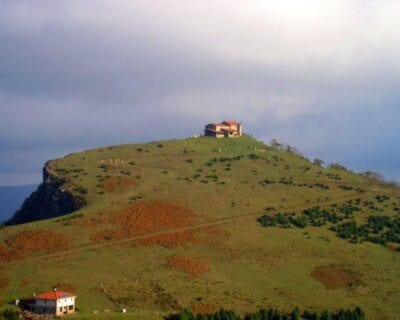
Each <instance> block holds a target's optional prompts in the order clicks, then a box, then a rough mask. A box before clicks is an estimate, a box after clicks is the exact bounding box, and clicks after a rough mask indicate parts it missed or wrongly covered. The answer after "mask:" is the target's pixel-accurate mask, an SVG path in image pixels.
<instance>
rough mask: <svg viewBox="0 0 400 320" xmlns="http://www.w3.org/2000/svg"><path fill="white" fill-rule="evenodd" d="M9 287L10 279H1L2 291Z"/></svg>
mask: <svg viewBox="0 0 400 320" xmlns="http://www.w3.org/2000/svg"><path fill="white" fill-rule="evenodd" d="M7 286H8V279H7V278H0V290H4V289H6V288H7Z"/></svg>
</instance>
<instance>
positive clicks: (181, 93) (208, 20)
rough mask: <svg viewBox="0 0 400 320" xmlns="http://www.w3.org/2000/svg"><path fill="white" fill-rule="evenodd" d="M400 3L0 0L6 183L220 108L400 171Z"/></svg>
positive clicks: (198, 120)
mask: <svg viewBox="0 0 400 320" xmlns="http://www.w3.org/2000/svg"><path fill="white" fill-rule="evenodd" d="M398 10H400V5H399V3H398V2H396V1H382V2H379V3H378V2H375V1H335V3H334V4H332V3H331V2H330V1H306V2H303V3H302V4H301V5H299V2H298V1H289V0H285V1H280V2H279V3H277V2H268V1H261V0H260V1H253V2H251V3H250V2H249V3H244V2H239V1H228V0H220V1H201V2H199V1H178V0H166V1H165V2H163V6H160V4H159V2H156V1H139V0H136V1H114V2H112V3H111V2H108V1H97V2H96V4H95V5H94V4H93V3H92V2H89V1H65V2H54V1H44V0H43V1H35V2H29V1H1V0H0V43H1V45H0V155H1V160H0V184H8V183H23V182H24V177H25V179H26V181H25V182H26V183H31V182H37V179H39V178H40V167H41V166H42V164H43V162H44V161H45V160H47V159H48V158H52V157H56V156H61V155H63V154H65V153H67V152H70V151H73V150H80V149H83V148H87V147H92V146H98V145H104V144H114V143H126V142H137V141H148V140H151V139H164V138H173V137H185V136H187V135H189V134H192V133H198V132H199V131H200V130H201V128H202V125H203V124H204V123H205V122H209V121H214V120H220V119H223V118H236V119H239V120H241V121H243V122H244V123H245V126H246V128H247V131H248V132H250V133H252V134H253V135H255V136H256V137H258V138H262V139H266V140H268V139H270V138H272V137H276V138H278V139H281V140H284V141H285V142H287V143H289V144H294V145H296V146H298V147H299V148H300V149H303V150H304V151H305V152H306V153H307V154H308V155H310V156H320V157H326V159H327V160H329V161H342V162H343V163H345V164H347V165H349V166H350V167H352V166H353V167H354V168H355V169H359V170H364V169H367V168H371V169H374V168H376V169H379V170H381V171H382V172H386V173H387V174H388V175H389V173H390V175H397V177H399V173H398V172H399V168H398V167H397V164H396V161H394V160H389V159H398V158H399V155H400V151H399V150H398V147H397V148H396V145H397V144H396V138H397V137H399V134H400V130H399V129H398V127H397V125H396V123H400V118H399V114H400V113H399V111H398V106H399V102H400V94H399V92H398V88H399V87H400V62H399V59H398V56H399V55H400V43H399V39H400V31H399V30H400V25H399V22H398V19H397V17H396V14H395V12H398ZM155 128H157V130H155ZM367 141H368V142H367ZM355 151H357V152H355ZM380 155H382V156H380ZM383 155H387V157H384V156H383ZM27 159H29V160H27ZM35 172H36V173H35Z"/></svg>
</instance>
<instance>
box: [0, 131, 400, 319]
mask: <svg viewBox="0 0 400 320" xmlns="http://www.w3.org/2000/svg"><path fill="white" fill-rule="evenodd" d="M160 144H162V147H160ZM237 156H242V157H239V158H240V160H233V159H232V158H235V157H237ZM214 158H215V159H216V160H213V159H214ZM227 158H228V159H231V160H226V159H227ZM111 159H112V164H111ZM116 159H118V165H116V164H115V163H116ZM102 160H103V161H102ZM122 160H123V163H124V164H123V165H122ZM228 164H229V165H228ZM50 168H51V173H52V174H53V175H54V176H59V177H61V178H63V179H66V180H67V183H66V184H65V186H64V187H65V188H66V189H68V190H72V192H73V193H76V192H82V190H86V193H84V197H85V199H86V200H87V203H88V205H87V206H86V207H85V208H83V209H81V210H79V211H78V212H75V213H73V214H71V215H67V216H65V217H57V218H54V219H48V220H43V221H37V222H34V223H30V224H25V225H18V226H12V227H6V228H4V229H2V230H0V241H4V240H5V239H7V238H9V237H10V236H11V235H13V234H16V233H18V232H20V231H21V230H26V229H28V228H30V227H31V226H32V225H34V226H35V228H36V229H49V230H53V231H55V232H61V233H63V234H65V235H66V236H67V237H68V239H69V240H70V243H71V247H72V250H70V251H69V252H67V253H65V254H64V255H59V256H55V255H47V256H46V255H44V256H42V257H41V256H40V254H35V253H30V254H28V256H29V257H27V258H25V259H24V260H17V261H14V262H12V263H9V264H3V265H2V266H1V267H0V268H1V271H2V276H1V277H3V276H4V277H6V278H7V279H8V280H9V285H8V286H7V287H6V288H4V289H0V295H1V299H2V300H3V301H4V302H5V303H6V302H7V301H9V300H11V299H16V298H20V297H22V296H26V295H30V294H31V293H32V292H33V291H41V290H47V289H49V288H51V287H52V286H53V285H54V284H56V283H68V284H72V285H73V286H74V287H75V288H76V292H77V295H78V299H77V307H78V308H79V313H78V315H77V316H76V317H77V318H79V319H81V318H82V319H83V318H86V319H108V318H112V319H124V318H126V319H128V318H130V319H131V318H137V319H155V316H156V315H157V312H159V317H160V318H161V315H163V314H165V313H168V312H171V311H172V308H171V307H168V303H170V302H171V301H172V300H175V301H177V303H178V305H180V306H181V307H190V306H192V305H193V304H198V303H203V304H209V305H213V306H215V307H218V308H219V307H224V308H229V309H234V310H237V311H238V312H246V311H252V310H255V309H257V308H259V307H277V308H279V309H280V310H287V311H289V310H291V309H293V307H295V306H299V307H300V309H315V310H322V309H325V308H328V309H331V310H336V309H339V308H346V307H355V306H357V305H359V306H361V307H362V308H363V309H364V310H365V311H366V313H367V315H368V316H369V318H370V319H375V318H376V317H377V316H378V315H380V316H381V315H383V316H381V319H395V318H397V317H398V315H399V313H400V307H399V306H398V301H400V293H399V291H398V288H399V287H400V275H399V272H400V271H399V265H400V254H399V252H395V251H393V250H390V249H388V248H386V247H384V246H380V245H376V244H372V243H366V242H364V243H361V244H353V243H350V242H348V241H346V240H344V239H340V238H338V237H336V236H335V233H334V232H333V231H329V230H328V228H327V227H321V228H316V227H307V228H305V229H294V228H291V229H282V228H263V227H261V226H260V224H259V223H258V222H257V221H256V218H257V217H258V216H260V215H261V214H263V213H265V208H267V207H274V208H275V209H273V210H272V211H270V213H274V212H287V211H294V212H296V213H299V212H301V210H302V209H304V208H309V207H313V206H315V205H321V206H322V207H324V206H326V207H329V205H330V204H332V203H337V204H341V203H344V202H345V201H347V200H349V199H356V198H362V199H368V200H371V201H372V200H374V198H375V196H376V195H387V196H388V197H389V198H390V199H389V200H388V201H387V202H384V203H378V202H376V201H375V205H376V206H377V207H379V208H380V209H382V211H381V212H378V213H377V212H375V211H372V210H370V209H368V208H367V207H363V208H362V210H361V211H360V212H356V213H355V214H354V219H355V220H356V221H358V222H365V221H366V219H367V217H368V216H370V215H377V214H385V215H389V216H396V215H398V212H396V211H394V210H393V208H394V207H396V206H400V200H399V199H400V198H399V196H400V193H399V190H397V189H395V188H392V187H390V186H386V185H384V184H380V183H377V182H373V181H370V180H367V179H365V178H363V177H362V176H360V175H357V174H354V173H352V172H350V171H345V170H337V169H332V168H322V167H319V166H316V165H313V164H311V163H310V162H309V161H308V160H306V159H304V158H302V157H299V156H297V155H295V154H293V153H290V152H286V151H282V150H277V149H272V148H270V147H269V146H266V145H264V144H262V143H261V142H259V141H256V140H254V139H252V138H250V137H241V138H237V139H220V140H219V139H213V138H198V139H185V140H172V141H162V142H153V143H147V144H141V145H123V146H113V147H104V148H98V149H93V150H88V151H84V152H79V153H74V154H70V155H68V156H66V157H64V158H61V159H57V160H55V161H53V162H52V163H51V166H50ZM106 176H111V177H117V176H118V177H130V178H132V179H134V180H135V181H136V184H135V185H133V186H131V187H129V188H127V189H125V190H123V191H120V192H114V193H107V192H105V193H103V192H104V191H102V189H101V187H100V186H99V185H101V183H102V181H101V180H102V179H104V177H106ZM139 176H140V178H139ZM282 178H285V179H284V180H282ZM265 179H267V180H269V181H275V183H270V184H266V185H263V184H262V183H260V182H261V181H263V180H265ZM339 179H340V180H339ZM287 180H291V181H292V183H290V184H284V183H279V181H287ZM103 181H104V180H103ZM221 182H224V183H221ZM304 184H307V186H304ZM315 184H322V185H324V186H328V187H329V189H322V188H320V187H318V186H315ZM299 185H303V186H299ZM310 185H313V188H310V187H309V186H310ZM341 186H342V187H341ZM343 186H350V187H352V190H345V189H347V188H343ZM356 189H363V190H365V191H364V192H363V193H361V192H359V191H356ZM79 190H80V191H79ZM154 199H163V200H169V201H171V202H174V203H176V204H178V205H180V206H184V207H188V208H190V209H192V210H193V211H194V212H195V213H196V222H195V223H196V224H202V223H203V224H204V223H215V222H218V221H220V222H221V221H223V223H222V224H220V225H218V228H217V229H216V230H215V231H214V233H212V232H211V233H209V234H207V235H206V238H208V241H202V242H199V243H188V244H185V245H182V246H177V247H174V248H166V247H162V246H145V245H135V246H132V245H129V243H119V244H115V245H109V246H102V245H99V244H96V243H94V242H93V241H91V240H90V236H91V234H93V232H95V231H97V229H96V228H94V229H87V228H84V227H80V226H77V225H76V224H75V222H76V221H82V220H83V219H89V218H98V217H107V216H108V215H109V212H110V211H118V210H120V209H121V208H123V207H124V206H126V205H127V204H129V203H135V202H140V201H149V200H154ZM386 204H387V206H386ZM77 214H78V215H77ZM68 217H70V219H66V218H68ZM100 228H101V227H100ZM1 239H2V240H1ZM3 245H5V244H4V243H3ZM85 246H90V247H88V248H86V247H85ZM176 254H180V255H186V256H189V257H192V258H195V259H198V260H200V261H203V262H206V263H207V264H208V265H209V266H210V271H209V272H208V273H206V274H204V275H203V276H200V277H193V276H190V275H188V274H186V273H183V272H182V271H179V270H176V269H172V268H171V267H169V266H168V265H167V263H166V261H167V258H168V257H170V256H172V255H176ZM331 264H335V265H340V266H342V267H343V268H346V269H348V270H351V271H353V272H355V273H356V274H358V275H359V277H360V279H361V280H362V284H361V285H358V286H356V287H345V288H339V289H334V290H328V289H327V288H325V287H324V286H323V285H322V284H321V283H319V282H317V281H316V280H314V278H313V277H312V276H311V275H310V274H311V272H312V270H313V269H314V268H315V267H318V266H325V265H331ZM23 279H25V280H27V281H28V283H27V284H25V285H24V286H22V285H21V280H23ZM157 286H159V287H161V288H162V290H161V292H160V290H159V289H155V288H158V287H157ZM105 293H106V294H105ZM115 301H120V302H121V301H125V303H126V304H128V305H129V306H128V308H129V310H130V313H129V314H122V313H119V312H118V310H119V305H118V303H115ZM166 301H167V306H165V303H166ZM171 303H172V302H171ZM121 304H122V303H121ZM5 306H6V304H5ZM105 309H110V310H111V313H107V312H106V313H104V312H100V313H97V314H93V311H95V310H97V311H102V310H105Z"/></svg>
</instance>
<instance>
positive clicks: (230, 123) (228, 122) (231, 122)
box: [223, 120, 238, 126]
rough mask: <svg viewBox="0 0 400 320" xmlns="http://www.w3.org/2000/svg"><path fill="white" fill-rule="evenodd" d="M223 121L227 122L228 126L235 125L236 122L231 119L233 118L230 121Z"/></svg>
mask: <svg viewBox="0 0 400 320" xmlns="http://www.w3.org/2000/svg"><path fill="white" fill-rule="evenodd" d="M223 123H226V124H228V125H230V126H236V125H237V124H238V123H237V122H236V121H233V120H231V121H224V122H223Z"/></svg>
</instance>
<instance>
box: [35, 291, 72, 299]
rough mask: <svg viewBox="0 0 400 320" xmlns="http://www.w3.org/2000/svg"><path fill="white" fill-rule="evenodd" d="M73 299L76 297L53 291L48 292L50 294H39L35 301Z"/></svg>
mask: <svg viewBox="0 0 400 320" xmlns="http://www.w3.org/2000/svg"><path fill="white" fill-rule="evenodd" d="M71 297H75V296H74V295H73V294H71V293H68V292H64V291H58V290H53V291H48V292H43V293H41V294H38V295H36V296H35V297H34V299H42V300H57V299H63V298H71Z"/></svg>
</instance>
